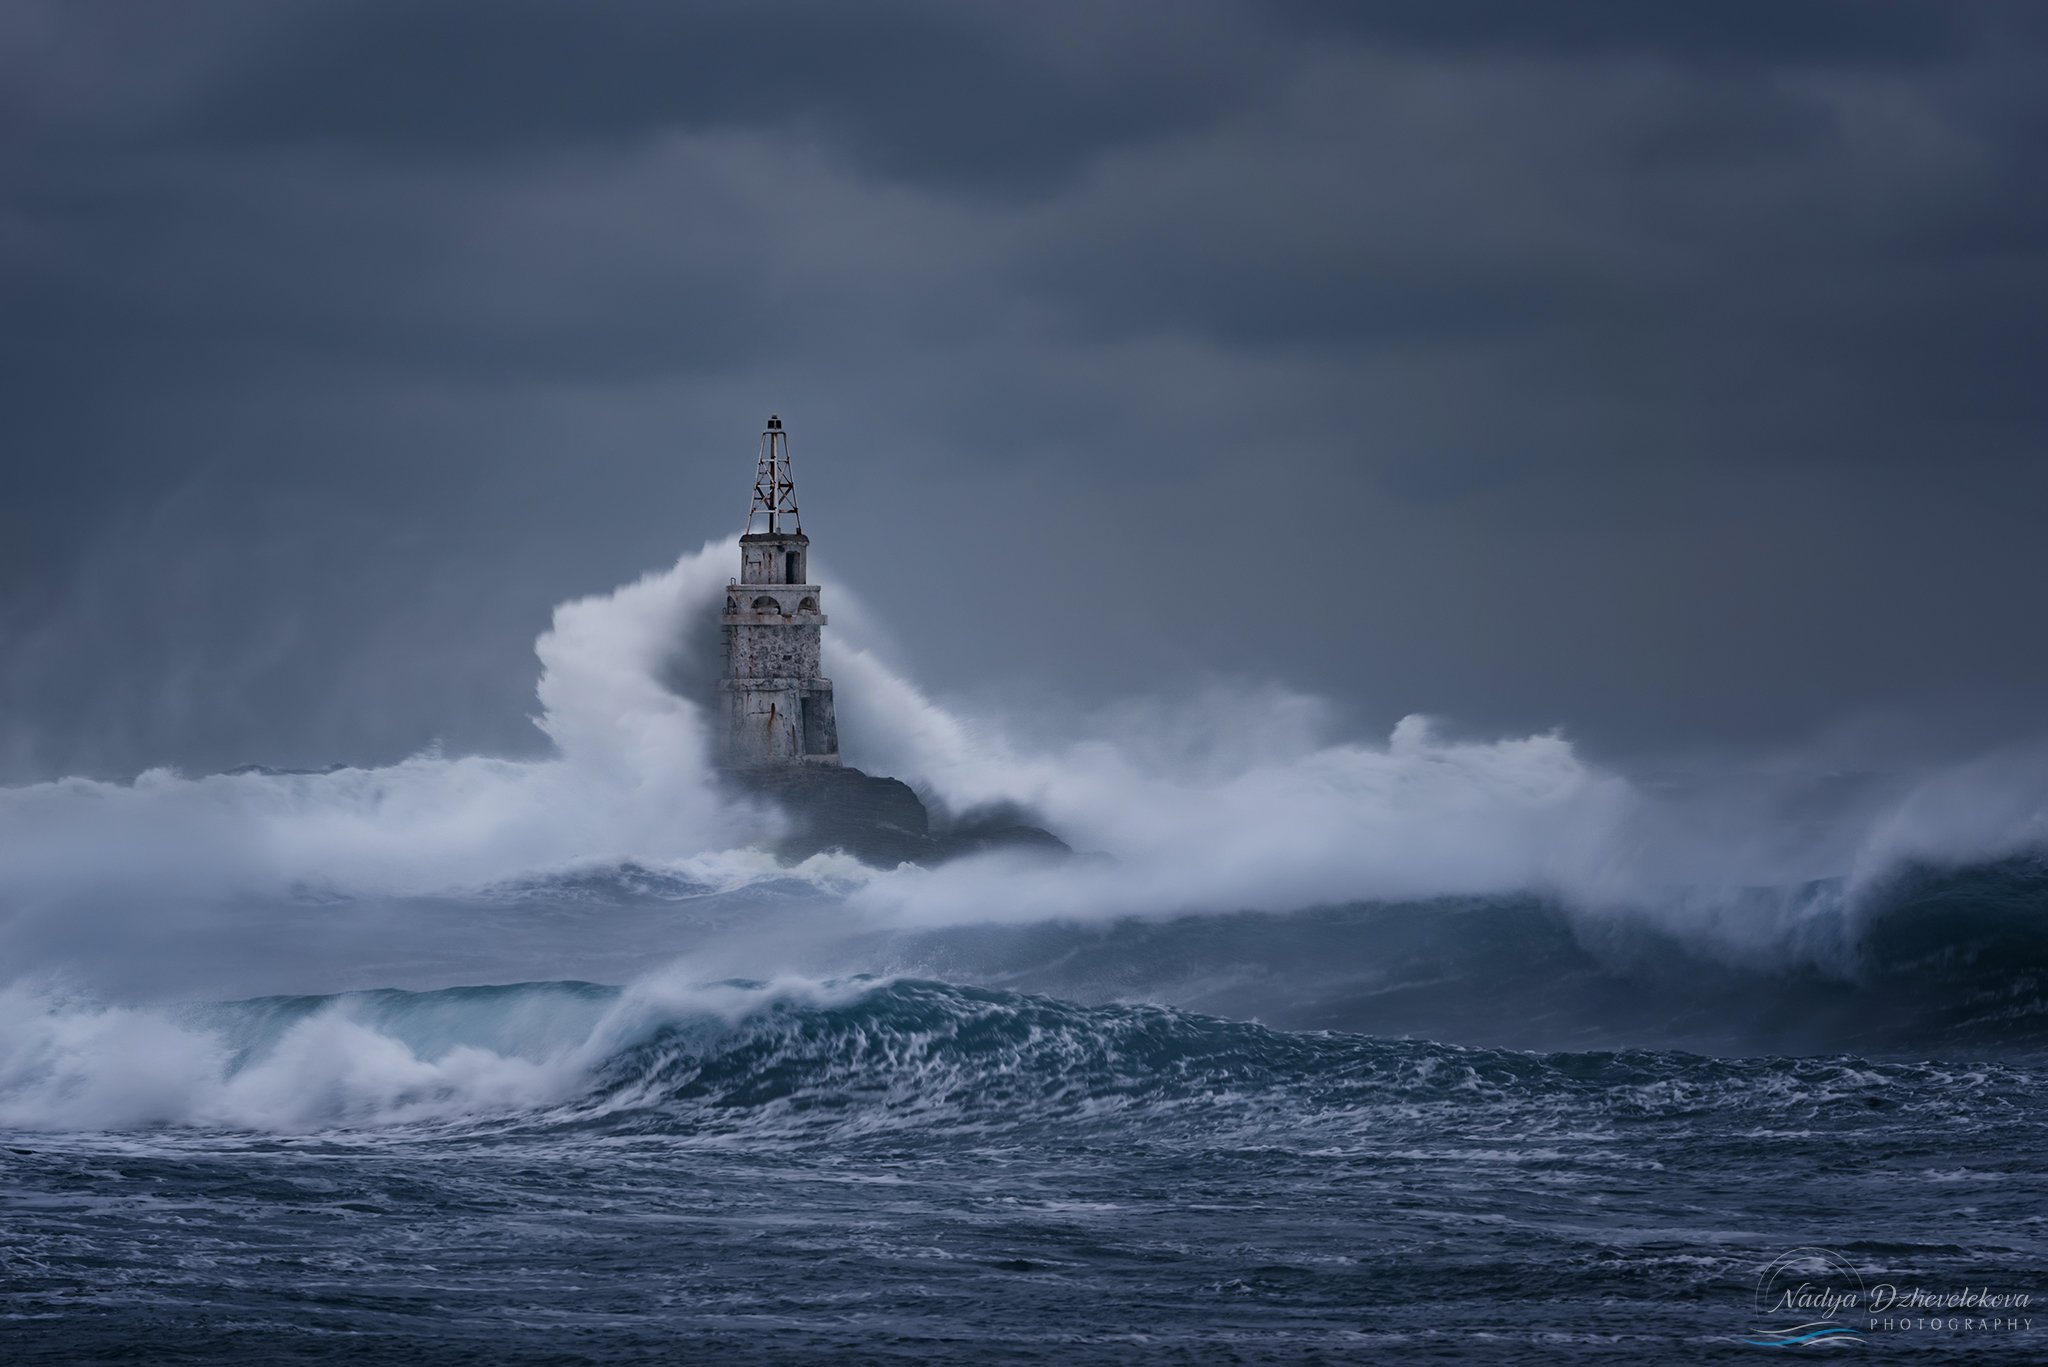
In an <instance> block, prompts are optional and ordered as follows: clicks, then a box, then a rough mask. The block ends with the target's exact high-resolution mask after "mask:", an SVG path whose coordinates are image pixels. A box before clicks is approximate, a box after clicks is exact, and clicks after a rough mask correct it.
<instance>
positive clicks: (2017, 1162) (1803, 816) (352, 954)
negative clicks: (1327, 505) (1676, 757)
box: [0, 543, 2048, 1364]
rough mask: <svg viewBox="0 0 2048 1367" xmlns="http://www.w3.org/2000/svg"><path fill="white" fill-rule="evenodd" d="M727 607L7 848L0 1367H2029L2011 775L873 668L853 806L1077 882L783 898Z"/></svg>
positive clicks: (847, 869) (19, 836) (850, 694)
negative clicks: (1670, 752) (501, 696)
mask: <svg viewBox="0 0 2048 1367" xmlns="http://www.w3.org/2000/svg"><path fill="white" fill-rule="evenodd" d="M732 553H733V550H732V547H731V545H730V543H727V544H724V545H715V546H711V547H707V548H705V550H704V551H703V552H700V553H698V554H694V555H691V556H687V557H685V558H684V559H683V560H682V561H681V562H680V563H679V564H678V565H677V566H676V567H674V568H673V569H672V570H669V571H667V572H664V573H661V574H655V575H650V576H649V577H648V578H646V579H644V580H642V581H640V582H639V583H636V584H633V585H629V586H626V587H624V588H622V589H620V590H618V591H617V592H615V593H611V594H607V595H602V596H599V597H594V598H589V599H582V600H577V601H575V602H571V603H566V604H564V605H562V606H561V607H560V608H559V609H557V612H556V615H555V621H554V625H553V627H552V629H551V630H550V631H549V632H548V633H547V634H546V635H545V636H543V637H542V639H541V640H540V642H539V644H538V653H539V656H540V662H541V671H542V672H541V679H540V684H539V688H538V708H539V713H538V716H537V717H536V720H537V722H538V723H539V725H540V726H541V728H542V730H543V731H544V732H545V733H546V737H547V741H548V744H549V747H550V749H549V752H548V753H547V754H546V755H544V756H542V757H539V758H528V759H502V758H490V757H480V756H451V755H446V754H440V753H429V754H423V755H419V756H415V757H414V758H412V759H409V760H406V761H404V762H402V763H398V764H395V765H389V766H385V767H381V768H348V767H340V768H335V769H331V770H324V771H320V772H280V771H277V770H274V769H264V768H257V767H252V768H249V769H246V770H241V771H237V772H234V773H229V774H214V775H181V774H176V773H171V772H168V771H153V772H151V773H146V774H143V775H141V776H139V777H137V778H135V779H134V780H132V781H127V782H105V781H99V780H88V779H83V778H74V779H64V780H60V781H55V782H50V783H43V784H37V785H33V786H28V787H17V788H12V789H5V790H0V832H4V844H0V968H4V972H0V978H4V980H5V985H4V986H0V1211H4V1219H0V1343H4V1345H5V1349H4V1354H0V1357H4V1360H5V1361H7V1362H10V1363H13V1362H19V1363H41V1362H192V1361H227V1362H250V1363H289V1362H302V1361H306V1362H312V1361H335V1362H343V1361H346V1362H385V1361H392V1362H422V1363H426V1362H436V1363H437V1362H474V1363H493V1364H496V1363H525V1362H534V1363H539V1362H550V1363H552V1362H590V1363H607V1362H636V1361H648V1360H655V1361H700V1360H701V1361H715V1362H786V1361H826V1362H847V1363H888V1362H935V1361H943V1362H954V1361H962V1362H966V1361H972V1362H1043V1363H1091V1362H1101V1363H1125V1362H1162V1363H1208V1362H1237V1363H1264V1362H1311V1361H1319V1362H1351V1361H1418V1360H1419V1361H1466V1360H1471V1361H1504V1362H1584V1361H1598V1362H1632V1363H1633V1362H1642V1361H1649V1360H1655V1359H1659V1358H1663V1359H1670V1360H1676V1361H1735V1360H1742V1359H1750V1360H1754V1359H1756V1358H1758V1357H1759V1355H1761V1356H1762V1357H1764V1358H1769V1357H1771V1356H1772V1355H1777V1356H1790V1355H1802V1356H1803V1355H1810V1354H1832V1353H1839V1352H1852V1353H1853V1352H1866V1351H1867V1352H1886V1353H1908V1352H1909V1353H1911V1354H1913V1355H1914V1357H1915V1360H1928V1361H1978V1360H1985V1361H1997V1360H2005V1361H2025V1360H2039V1359H2041V1358H2042V1357H2043V1356H2048V1326H2039V1327H2037V1326H2036V1323H2035V1321H2036V1319H2037V1318H2038V1317H2037V1314H2036V1311H2037V1309H2038V1307H2039V1303H2040V1302H2039V1297H2040V1295H2041V1294H2042V1293H2043V1292H2044V1290H2048V1287H2044V1286H2043V1281H2042V1274H2043V1270H2044V1268H2048V1087H2044V1085H2043V1084H2044V1083H2048V930H2044V925H2048V923H2044V919H2043V918H2044V913H2048V857H2044V855H2043V851H2044V850H2048V765H2043V764H2042V762H2041V759H2042V756H2041V755H2040V754H2039V753H2038V752H2035V751H2029V750H2027V749H2024V748H2016V749H2014V750H2012V751H2010V752H2003V753H1999V754H1993V755H1988V756H1984V757H1982V758H1980V759H1978V760H1976V761H1973V762H1971V763H1968V764H1962V765H1955V766H1949V767H1945V768H1938V769H1929V770H1926V771H1916V772H1912V773H1903V772H1893V773H1862V772H1845V771H1840V770H1833V769H1827V768H1824V767H1820V766H1801V765H1799V764H1797V763H1794V762H1793V761H1791V760H1787V761H1785V762H1784V763H1783V764H1781V765H1779V766H1777V767H1775V768H1771V769H1769V770H1768V771H1767V772H1762V773H1759V772H1755V771H1748V772H1744V773H1742V774H1733V775H1731V774H1727V773H1711V772H1704V771H1701V772H1689V773H1684V774H1671V773H1664V774H1647V773H1644V774H1630V773H1624V772H1618V771H1614V770H1610V769H1607V768H1603V767H1601V766H1599V765H1596V764H1594V763H1592V762H1590V761H1588V760H1586V759H1584V758H1583V757H1581V755H1580V754H1579V753H1578V752H1577V751H1576V750H1575V749H1574V747H1573V745H1572V743H1571V742H1570V740H1569V739H1568V738H1566V737H1562V736H1555V735H1541V736H1530V737H1515V738H1506V739H1499V738H1495V739H1483V740H1471V739H1458V738H1454V737H1452V736H1449V735H1447V734H1446V733H1445V731H1444V729H1443V728H1442V727H1440V726H1437V725H1435V724H1433V723H1431V722H1429V721H1428V720H1425V719H1422V718H1411V719H1409V720H1408V721H1405V722H1403V723H1402V724H1401V725H1400V727H1399V728H1397V729H1396V730H1395V731H1394V732H1393V734H1392V735H1391V736H1385V737H1378V738H1358V737H1352V736H1347V735H1345V734H1344V730H1343V726H1342V724H1341V722H1340V721H1339V720H1337V719H1336V718H1335V717H1334V714H1333V713H1332V711H1331V709H1329V708H1328V707H1326V706H1324V705H1323V704H1321V703H1319V702H1317V701H1316V700H1315V699H1312V698H1305V697H1301V696H1299V695H1296V694H1292V693H1289V692H1287V691H1286V690H1283V689H1278V688H1273V687H1265V686H1235V685H1224V684H1218V685H1215V686H1213V687H1210V688H1206V689H1203V690H1198V691H1196V692H1194V693H1191V694H1189V695H1188V696H1184V697H1178V698H1171V699H1149V700H1142V702H1138V701H1133V702H1130V703H1126V704H1118V705H1113V706H1109V707H1105V708H1103V709H1100V710H1098V711H1097V712H1094V713H1091V714H1090V715H1088V716H1085V717H1080V716H1074V715H1064V716H1055V717H1050V718H1048V717H1031V716H1021V715H1005V716H993V715H977V714H975V713H974V712H973V711H972V709H963V708H962V707H960V706H958V705H946V704H942V703H941V702H939V701H937V700H935V699H933V698H932V697H929V696H927V695H926V694H925V693H924V692H922V691H921V690H919V689H918V688H917V687H916V686H915V685H914V684H912V683H910V682H909V681H907V680H906V679H904V678H903V677H902V676H901V675H900V674H899V673H897V672H895V671H893V670H891V669H890V668H889V667H888V666H887V665H886V664H885V663H884V662H883V658H882V656H881V655H880V654H878V653H876V652H874V651H872V650H870V649H868V648H864V647H863V646H862V644H861V642H862V641H863V640H864V639H872V638H873V636H874V633H872V632H866V633H864V632H863V630H862V627H861V618H862V614H861V613H860V612H859V611H858V608H857V605H855V606H854V607H853V608H852V609H851V610H849V609H847V608H844V607H842V608H841V610H840V611H841V613H842V617H841V619H840V620H844V621H845V622H847V624H848V625H847V628H846V629H845V630H844V631H843V632H840V631H839V629H838V628H837V627H836V626H835V632H838V639H836V640H835V641H833V643H832V644H831V645H830V646H829V647H828V652H829V653H828V660H827V664H828V672H829V673H830V674H831V676H832V677H833V678H834V680H835V682H836V684H837V688H838V696H839V700H840V711H841V732H842V740H843V744H844V745H845V748H846V750H847V752H848V754H849V757H850V758H853V759H855V760H856V762H859V763H860V764H861V765H862V767H864V768H866V769H869V770H872V771H874V772H878V773H889V774H897V775H900V776H902V777H904V778H906V779H909V780H911V781H913V782H915V783H916V784H917V785H918V786H919V788H920V790H921V792H922V793H923V794H924V795H925V797H926V799H927V801H928V802H929V804H930V805H931V806H932V807H933V808H934V810H935V811H937V812H939V813H941V814H945V813H952V814H956V815H964V814H969V813H973V812H976V811H980V810H987V809H989V808H990V807H991V806H992V805H994V804H1013V805H1014V806H1015V807H1017V808H1018V809H1020V810H1024V811H1027V812H1028V813H1029V814H1030V815H1031V817H1032V818H1033V819H1035V820H1039V821H1042V822H1044V823H1045V824H1046V825H1047V826H1049V827H1050V828H1051V829H1053V830H1055V831H1056V832H1058V833H1059V834H1060V835H1061V836H1062V837H1063V838H1064V839H1066V841H1067V842H1068V843H1069V844H1070V845H1072V846H1073V847H1074V849H1075V850H1076V851H1078V853H1076V854H1075V855H1072V856H1068V857H1054V856H1051V855H1047V854H1043V853H1037V852H1031V851H1011V852H994V853H989V854H986V855H982V856H978V857H972V858H966V859H961V860H957V861H954V862H949V863H946V864H944V865H942V866H940V867H936V868H929V869H926V868H917V867H912V866H904V867H900V868H895V869H878V868H873V867H869V866H866V865H863V864H861V863H859V862H857V861H856V860H854V859H852V858H851V857H848V856H846V855H844V854H831V853H828V854H821V855H816V856H813V857H810V858H807V859H802V860H798V861H791V860H788V859H777V858H776V857H775V856H774V855H772V854H771V853H769V852H768V851H769V850H770V849H771V848H772V846H773V844H774V835H775V832H776V830H777V823H778V820H779V818H778V816H777V814H776V813H775V812H774V811H773V810H772V809H768V808H764V807H758V806H754V805H750V804H746V803H736V802H735V801H733V800H732V799H730V798H728V797H724V796H721V794H720V793H719V791H718V789H717V788H716V786H715V783H714V781H713V776H712V770H711V768H710V766H709V764H708V763H707V760H706V751H705V738H704V725H703V716H702V712H701V709H700V708H699V707H698V705H697V704H696V703H695V702H694V701H693V700H692V699H693V697H695V696H696V681H698V680H701V678H702V676H703V671H704V669H705V667H706V660H705V654H704V649H703V641H702V633H701V632H700V631H697V630H695V629H694V628H693V627H692V626H691V624H692V623H701V622H702V621H704V620H706V619H707V616H708V614H709V611H710V608H709V606H708V605H709V604H710V603H711V601H712V599H713V597H714V596H715V595H716V594H718V593H719V592H721V591H722V588H721V586H722V584H723V582H724V577H725V575H726V573H727V568H726V567H727V566H728V564H729V563H730V562H731V556H732ZM842 601H844V600H843V599H842Z"/></svg>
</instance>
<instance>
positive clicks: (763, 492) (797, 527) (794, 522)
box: [747, 414, 804, 532]
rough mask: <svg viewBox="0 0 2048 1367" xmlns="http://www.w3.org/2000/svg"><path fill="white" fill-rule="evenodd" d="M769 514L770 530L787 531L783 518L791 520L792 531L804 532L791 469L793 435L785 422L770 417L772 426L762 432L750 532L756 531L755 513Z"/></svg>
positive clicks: (749, 523)
mask: <svg viewBox="0 0 2048 1367" xmlns="http://www.w3.org/2000/svg"><path fill="white" fill-rule="evenodd" d="M755 513H766V514H768V530H769V531H770V532H779V531H782V530H783V526H782V519H783V518H785V517H787V518H788V519H789V520H790V527H789V530H791V531H797V532H800V531H802V530H803V529H804V520H803V516H802V514H800V513H798V512H797V510H796V478H795V476H793V475H792V474H791V473H790V470H789V433H787V432H785V431H783V430H782V419H780V418H778V417H776V416H774V415H773V414H770V415H769V418H768V426H767V427H765V428H763V429H762V431H761V452H760V455H759V456H758V457H757V458H756V460H755V462H754V501H753V503H752V504H751V505H749V506H748V508H747V530H748V531H749V532H751V531H753V530H754V514H755Z"/></svg>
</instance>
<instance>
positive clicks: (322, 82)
mask: <svg viewBox="0 0 2048 1367" xmlns="http://www.w3.org/2000/svg"><path fill="white" fill-rule="evenodd" d="M1115 9H1116V7H1106V11H1107V12H1105V13H1102V14H1090V13H1088V12H1087V11H1085V10H1076V11H1070V12H1068V13H1066V14H1065V15H1064V16H1063V17H1061V18H1058V19H1055V20H1053V21H1051V22H1047V21H1045V20H1043V19H1039V18H1034V17H1033V16H1032V14H1031V11H1030V10H1029V8H1028V7H1019V6H1012V5H994V4H955V3H929V2H928V0H927V2H926V3H916V2H914V0H877V2H876V3H869V4H861V5H845V4H836V3H818V2H815V0H814V2H812V3H800V4H784V5H758V4H747V3H741V0H722V2H720V3H710V4H692V5H675V4H667V3H655V2H653V0H644V2H641V3H613V4H606V5H599V6H573V5H563V4H559V3H543V2H539V0H505V2H504V3H469V4H461V3H449V4H439V5H434V6H425V7H423V6H419V5H411V4H404V3H396V2H395V0H384V2H383V3H346V4H333V5H327V6H323V7H321V8H319V9H317V10H314V11H312V12H311V13H310V14H309V16H308V18H307V21H306V22H305V23H304V24H303V25H300V26H298V27H297V28H296V29H295V31H294V32H292V33H291V34H290V35H288V36H287V37H286V38H285V39H284V40H283V41H282V42H280V43H279V44H278V45H277V46H276V47H275V48H273V49H270V50H266V51H263V52H261V53H257V54H252V59H251V60H248V61H245V62H243V63H241V64H240V65H239V66H238V68H237V69H236V70H234V71H233V72H231V73H229V74H228V75H227V76H226V77H225V78H224V79H223V80H222V82H221V83H220V84H219V86H218V87H217V88H215V89H212V90H209V91H208V92H206V93H205V95H204V97H203V98H201V99H200V100H199V101H198V102H197V103H196V104H195V106H194V107H193V109H192V110H191V111H190V114H189V117H190V118H191V120H192V123H191V129H192V132H193V133H194V134H195V135H196V136H198V137H199V138H201V139H202V140H214V139H221V140H227V141H232V142H254V143H272V144H274V143H321V142H331V143H338V144H344V145H354V146H362V147H369V148H375V149H380V150H389V151H394V152H399V153H404V154H409V155H433V156H438V157H455V158H461V157H470V156H475V155H480V154H491V153H498V152H505V151H531V150H533V149H535V148H541V147H576V146H584V145H591V144H605V143H631V142H636V141H639V140H641V139H645V138H647V137H649V136H651V135H653V134H655V133H657V132H661V131H666V130H697V131H706V130H718V129H730V128H772V129H777V130H782V131H786V132H790V133H794V134H798V135H800V136H803V137H806V138H810V139H815V140H817V141H818V142H820V143H822V144H824V145H826V146H828V147H830V148H832V149H833V150H834V151H836V152H838V153H840V154H841V155H844V156H846V157H848V158H849V159H850V160H851V161H852V162H853V163H854V164H855V165H857V166H859V167H861V168H863V169H864V170H870V171H872V172H874V173H876V174H880V175H885V176H892V177H902V178H906V179H910V180H915V181H918V182H920V183H926V184H936V185H940V186H943V187H945V188H947V189H948V190H951V191H955V192H958V191H962V190H979V189H996V188H1042V187H1044V186H1045V185H1047V184H1049V183H1052V182H1055V181H1057V180H1058V179H1060V178H1062V177H1064V176H1066V175H1069V174H1071V173H1072V172H1073V171H1074V169H1075V168H1076V167H1077V166H1079V165H1081V164H1083V163H1085V162H1086V161H1087V159H1088V158H1089V157H1091V156H1092V155H1094V154H1095V153H1097V152H1098V151H1100V150H1101V149H1103V148H1106V147H1114V146H1119V145H1123V144H1126V143H1130V142H1134V141H1142V140H1144V139H1145V138H1147V137H1151V136H1156V135H1158V134H1161V133H1164V132H1168V131H1174V130H1179V129H1183V128H1186V127H1188V126H1190V125H1196V124H1200V123H1202V122H1205V121H1207V120H1210V119H1213V118H1214V117H1216V116H1217V115H1218V114H1219V113H1220V112H1222V111H1224V110H1226V109H1228V108H1230V107H1231V106H1233V105H1235V104H1237V103H1239V102H1241V101H1242V99H1243V98H1244V97H1245V95H1246V93H1247V91H1248V90H1249V89H1251V88H1254V87H1256V86H1257V85H1258V84H1259V83H1260V80H1261V77H1262V75H1263V74H1264V73H1265V70H1266V68H1267V67H1268V65H1269V64H1268V63H1267V62H1266V61H1264V60H1262V58H1261V54H1260V52H1259V51H1258V46H1257V44H1256V43H1254V44H1250V45H1246V44H1222V43H1216V42H1213V41H1205V39H1208V38H1210V37H1211V35H1212V34H1213V33H1214V31H1215V30H1216V28H1217V27H1218V19H1219V18H1220V17H1222V14H1223V13H1227V12H1219V7H1218V6H1215V5H1213V4H1206V3H1190V4H1183V5H1177V6H1175V7H1174V8H1173V9H1172V11H1171V12H1170V13H1169V12H1166V11H1161V10H1154V11H1150V12H1142V11H1126V12H1125V13H1124V14H1122V15H1119V14H1117V13H1116V12H1115ZM1162 21H1164V22H1162ZM1239 31H1242V30H1241V29H1240V30H1239Z"/></svg>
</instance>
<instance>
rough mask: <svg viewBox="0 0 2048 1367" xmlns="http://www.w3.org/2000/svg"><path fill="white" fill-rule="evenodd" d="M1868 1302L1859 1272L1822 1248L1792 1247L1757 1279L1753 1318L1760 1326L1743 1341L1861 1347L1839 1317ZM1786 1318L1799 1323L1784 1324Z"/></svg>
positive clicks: (1769, 1345) (1859, 1337)
mask: <svg viewBox="0 0 2048 1367" xmlns="http://www.w3.org/2000/svg"><path fill="white" fill-rule="evenodd" d="M1869 1303H1870V1292H1869V1290H1868V1289H1867V1288H1866V1287H1865V1286H1864V1285H1863V1274H1862V1273H1860V1272H1858V1271H1857V1270H1856V1269H1855V1268H1853V1267H1851V1266H1850V1265H1849V1263H1848V1260H1847V1259H1845V1258H1843V1257H1842V1256H1841V1255H1840V1254H1838V1253H1832V1252H1830V1251H1828V1250H1827V1249H1825V1248H1795V1249H1793V1250H1792V1251H1791V1252H1789V1253H1781V1254H1779V1255H1778V1256H1777V1257H1775V1258H1773V1259H1771V1261H1770V1262H1769V1263H1767V1264H1765V1265H1764V1270H1763V1271H1762V1272H1761V1273H1759V1274H1758V1276H1757V1279H1756V1315H1757V1319H1758V1320H1760V1321H1762V1322H1764V1324H1765V1325H1767V1326H1768V1325H1772V1324H1774V1323H1775V1324H1780V1325H1783V1326H1784V1327H1782V1328H1777V1327H1764V1328H1759V1329H1757V1330H1755V1331H1754V1333H1753V1337H1750V1338H1746V1339H1744V1340H1743V1342H1744V1343H1746V1344H1749V1345H1750V1346H1751V1347H1753V1348H1823V1347H1834V1346H1838V1345H1841V1344H1848V1343H1861V1342H1863V1335H1862V1334H1861V1333H1860V1332H1859V1331H1858V1330H1856V1329H1855V1328H1854V1327H1852V1326H1851V1325H1848V1324H1845V1323H1843V1322H1842V1321H1843V1319H1844V1317H1847V1316H1853V1315H1855V1314H1856V1313H1857V1312H1859V1311H1861V1310H1863V1309H1864V1308H1865V1307H1866V1306H1867V1305H1869ZM1786 1320H1798V1321H1799V1322H1797V1323H1792V1324H1785V1323H1784V1322H1785V1321H1786Z"/></svg>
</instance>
